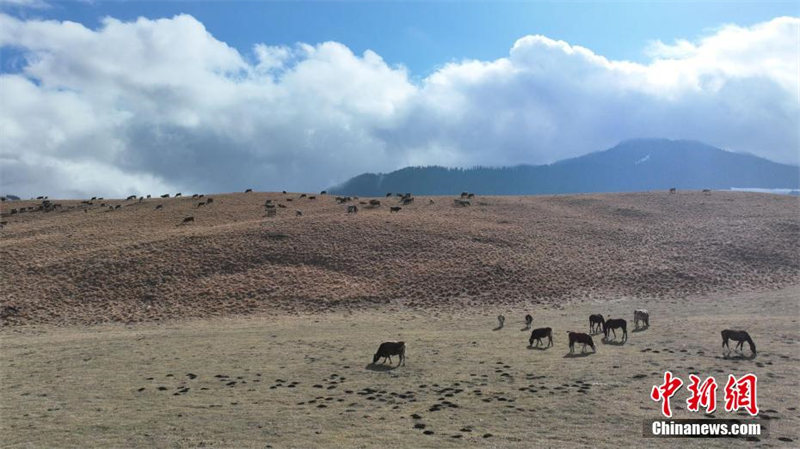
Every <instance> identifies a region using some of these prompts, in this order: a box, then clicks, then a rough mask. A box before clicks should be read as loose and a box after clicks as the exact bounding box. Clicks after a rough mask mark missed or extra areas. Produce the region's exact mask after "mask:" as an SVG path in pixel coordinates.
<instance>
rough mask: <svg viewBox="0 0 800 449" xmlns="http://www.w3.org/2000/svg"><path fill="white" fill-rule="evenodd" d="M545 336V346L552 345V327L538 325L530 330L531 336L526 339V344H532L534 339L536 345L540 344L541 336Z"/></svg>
mask: <svg viewBox="0 0 800 449" xmlns="http://www.w3.org/2000/svg"><path fill="white" fill-rule="evenodd" d="M544 337H547V339H548V342H547V347H550V346H553V329H551V328H549V327H540V328H538V329H534V330H533V332H531V338H530V339H529V340H528V346H531V347H532V346H533V341H534V340H536V346H539V345H540V344H542V338H544Z"/></svg>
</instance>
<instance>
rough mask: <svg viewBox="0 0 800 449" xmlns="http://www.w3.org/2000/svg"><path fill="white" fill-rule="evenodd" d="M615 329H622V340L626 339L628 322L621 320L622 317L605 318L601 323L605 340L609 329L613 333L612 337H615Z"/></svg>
mask: <svg viewBox="0 0 800 449" xmlns="http://www.w3.org/2000/svg"><path fill="white" fill-rule="evenodd" d="M615 329H622V340H623V341H625V340H627V339H628V322H627V321H625V320H623V319H622V318H616V319H610V318H609V319H607V320H606V322H605V324H603V334H605V336H606V340H607V339H608V331H611V332H612V333H613V334H614V339H616V338H617V333H616V331H615Z"/></svg>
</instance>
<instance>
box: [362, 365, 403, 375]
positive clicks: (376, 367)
mask: <svg viewBox="0 0 800 449" xmlns="http://www.w3.org/2000/svg"><path fill="white" fill-rule="evenodd" d="M396 368H397V365H387V364H385V363H367V366H365V367H364V369H367V370H370V371H377V372H381V373H383V372H386V371H392V370H394V369H396Z"/></svg>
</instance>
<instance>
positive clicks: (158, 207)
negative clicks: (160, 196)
mask: <svg viewBox="0 0 800 449" xmlns="http://www.w3.org/2000/svg"><path fill="white" fill-rule="evenodd" d="M163 207H164V205H163V204H159V205H158V206H156V208H155V209H154V210H159V209H162V208H163Z"/></svg>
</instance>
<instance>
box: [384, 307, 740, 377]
mask: <svg viewBox="0 0 800 449" xmlns="http://www.w3.org/2000/svg"><path fill="white" fill-rule="evenodd" d="M505 321H506V317H505V316H503V315H498V316H497V327H496V328H495V329H494V330H500V329H502V328H503V327H504V326H505ZM633 321H634V327H635V329H636V330H639V329H642V330H643V329H647V328H649V327H650V313H649V312H648V311H647V310H645V309H636V310H634V311H633ZM532 324H533V316H531V314H526V315H525V328H524V329H523V330H529V329H530V328H531V326H532ZM617 330H619V331H620V337H621V339H620V343H621V344H624V343H625V342H626V341H627V339H628V323H627V321H625V320H624V319H622V318H614V319H611V318H609V319H608V320H606V319H604V318H603V315H601V314H595V315H590V316H589V333H583V332H573V331H567V335H568V337H569V353H570V354H573V353H574V352H575V344H580V345H581V353H585V352H586V348H587V346H588V347H589V348H591V349H592V352H593V353H595V352H597V347H596V346H595V344H594V340H592V335H597V334H599V333H601V332H602V334H603V341H611V340H612V338H609V334H610V335H612V336H613V340H616V339H617V334H616V331H617ZM544 338H547V344H546V345H545V344H544V342H543V341H542V339H544ZM729 340H733V341H735V342H737V344H736V345H735V346H734V349H735V350H740V351H741V350H742V348H743V346H744V343H748V344H749V345H750V351H751V353H752V357H755V356H756V344H755V343H754V342H753V339H752V338H751V337H750V335H749V334H748V333H747V332H745V331H742V330H730V329H725V330H723V331H722V347H723V348H727V349H728V350H730V346H728V341H729ZM540 346H542V347H544V348H549V347H551V346H553V329H552V328H550V327H540V328H536V329H533V330H532V331H531V336H530V338H529V339H528V347H529V348H535V347H540ZM405 354H406V344H405V342H402V341H400V342H384V343H381V345H380V346H379V347H378V351H377V352H376V353H375V355H374V356H373V358H372V363H373V364H375V363H377V362H378V360H379V359H381V358H383V362H384V363H385V361H386V360H387V359H388V360H389V363H390V364H391V356H393V355H399V356H400V361H398V362H397V366H400V362H402V363H403V365H405V358H406V357H405Z"/></svg>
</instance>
